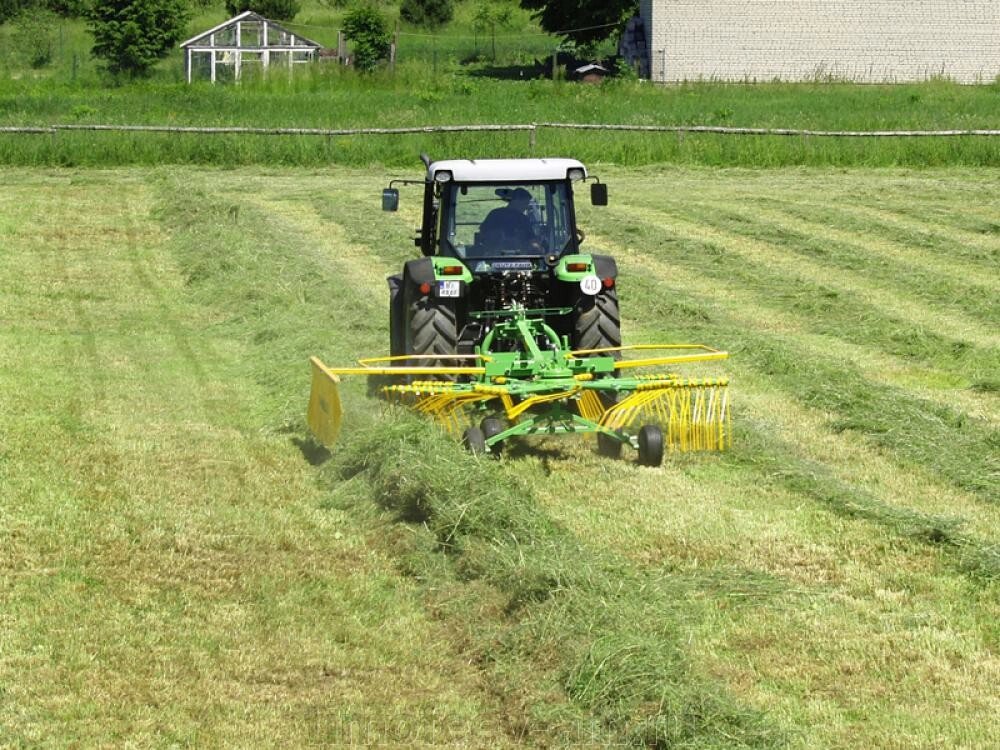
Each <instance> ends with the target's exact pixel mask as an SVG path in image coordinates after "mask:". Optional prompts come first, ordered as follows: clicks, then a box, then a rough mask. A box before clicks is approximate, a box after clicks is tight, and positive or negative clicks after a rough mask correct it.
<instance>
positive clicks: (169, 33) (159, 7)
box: [88, 0, 189, 76]
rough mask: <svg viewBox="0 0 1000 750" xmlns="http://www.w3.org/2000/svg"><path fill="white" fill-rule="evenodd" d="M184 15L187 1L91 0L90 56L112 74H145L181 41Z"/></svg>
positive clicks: (89, 21)
mask: <svg viewBox="0 0 1000 750" xmlns="http://www.w3.org/2000/svg"><path fill="white" fill-rule="evenodd" d="M188 13H189V10H188V4H187V0H95V1H94V5H93V7H92V8H91V9H90V12H89V13H88V26H89V27H90V31H91V33H93V35H94V46H93V52H94V56H95V57H99V58H101V59H102V60H104V63H105V65H106V66H107V69H108V71H109V72H111V73H112V74H114V75H121V74H123V75H127V76H143V75H146V74H147V73H148V72H149V69H150V68H151V67H153V64H154V63H155V62H156V61H157V60H159V59H161V58H163V57H166V56H167V54H168V53H169V52H171V51H172V50H173V49H174V47H176V46H177V43H178V42H179V41H180V40H181V39H182V38H183V35H184V32H185V30H186V27H187V21H188Z"/></svg>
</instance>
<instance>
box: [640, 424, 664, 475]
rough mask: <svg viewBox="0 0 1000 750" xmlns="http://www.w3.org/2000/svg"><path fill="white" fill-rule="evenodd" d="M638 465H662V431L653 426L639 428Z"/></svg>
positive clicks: (647, 425)
mask: <svg viewBox="0 0 1000 750" xmlns="http://www.w3.org/2000/svg"><path fill="white" fill-rule="evenodd" d="M639 463H640V464H642V465H643V466H659V465H660V464H662V463H663V430H661V429H660V428H659V427H657V426H656V425H655V424H646V425H643V426H642V427H640V428H639Z"/></svg>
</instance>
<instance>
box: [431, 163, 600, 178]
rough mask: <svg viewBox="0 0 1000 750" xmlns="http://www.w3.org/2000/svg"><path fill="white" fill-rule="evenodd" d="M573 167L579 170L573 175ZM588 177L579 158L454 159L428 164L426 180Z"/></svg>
mask: <svg viewBox="0 0 1000 750" xmlns="http://www.w3.org/2000/svg"><path fill="white" fill-rule="evenodd" d="M570 170H578V171H576V172H575V173H574V174H573V175H570ZM447 173H450V175H451V176H450V177H448V176H447ZM586 176H587V168H586V167H584V166H583V164H582V163H580V162H579V161H577V160H576V159H451V160H447V161H436V162H432V163H431V164H430V165H429V166H428V167H427V179H428V180H429V181H433V180H437V181H438V182H448V181H450V180H454V181H455V182H483V183H496V184H502V183H518V182H544V181H547V180H565V179H573V180H582V179H583V178H585V177H586Z"/></svg>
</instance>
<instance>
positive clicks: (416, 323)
mask: <svg viewBox="0 0 1000 750" xmlns="http://www.w3.org/2000/svg"><path fill="white" fill-rule="evenodd" d="M415 292H416V290H412V289H406V290H405V299H406V317H407V326H406V352H405V353H406V354H438V355H440V354H455V353H456V352H457V351H458V325H457V315H456V311H455V303H454V302H451V301H448V300H440V299H437V298H435V297H431V296H430V295H426V296H424V295H418V294H415ZM407 364H409V365H412V366H415V367H421V366H424V367H434V366H445V365H454V364H455V361H454V360H450V361H449V360H433V359H414V360H412V361H411V362H408V363H407ZM416 379H417V380H421V379H426V378H425V377H424V376H421V377H417V378H416ZM443 379H449V380H450V379H453V378H443Z"/></svg>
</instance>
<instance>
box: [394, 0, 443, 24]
mask: <svg viewBox="0 0 1000 750" xmlns="http://www.w3.org/2000/svg"><path fill="white" fill-rule="evenodd" d="M399 15H400V17H401V18H402V19H403V20H404V21H409V22H410V23H412V24H415V25H417V26H425V27H427V28H430V29H434V28H437V27H438V26H443V25H444V24H446V23H448V22H449V21H450V20H451V19H452V18H453V17H454V15H455V5H454V3H453V2H452V0H403V2H402V3H401V4H400V6H399Z"/></svg>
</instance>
